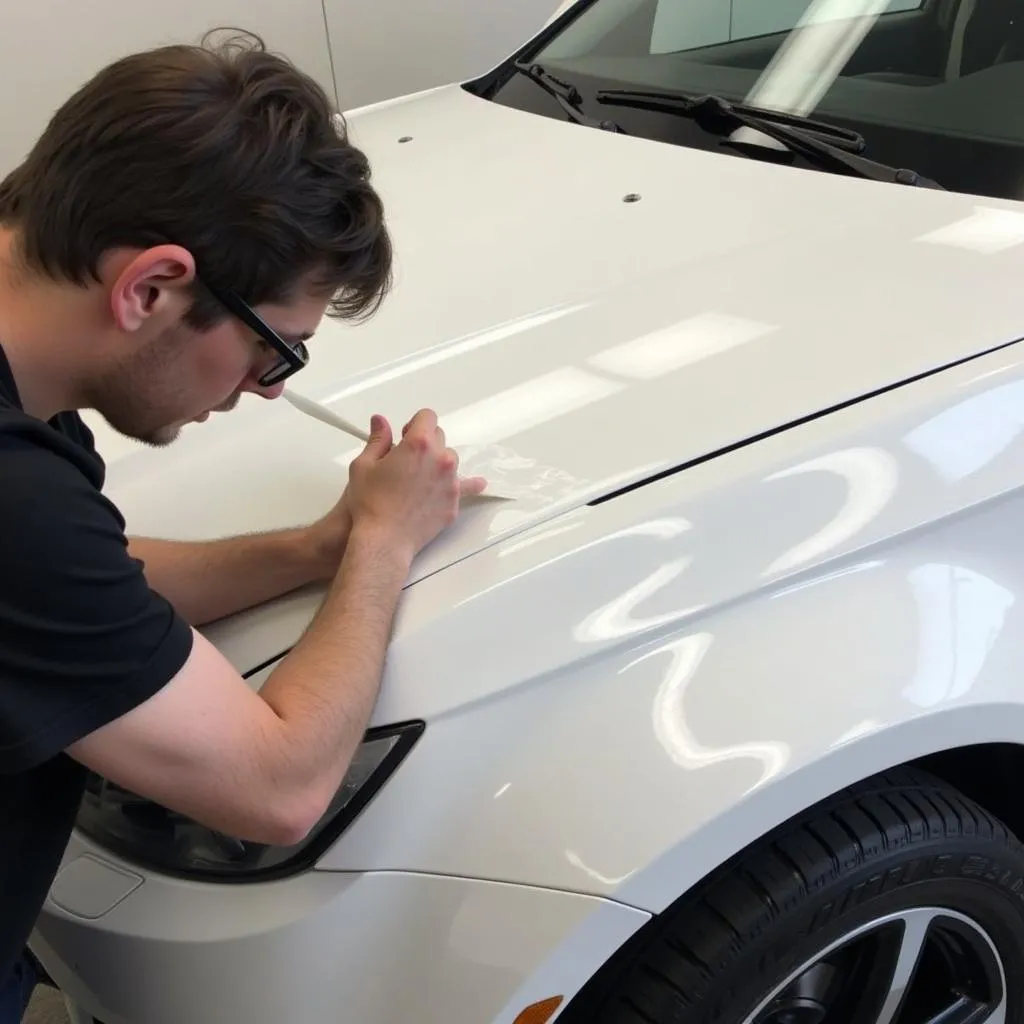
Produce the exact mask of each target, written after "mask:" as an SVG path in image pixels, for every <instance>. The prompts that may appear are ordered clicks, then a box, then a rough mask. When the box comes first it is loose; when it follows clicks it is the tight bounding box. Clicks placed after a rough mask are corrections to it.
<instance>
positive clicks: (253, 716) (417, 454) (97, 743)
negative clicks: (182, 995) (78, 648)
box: [0, 412, 485, 845]
mask: <svg viewBox="0 0 1024 1024" xmlns="http://www.w3.org/2000/svg"><path fill="white" fill-rule="evenodd" d="M372 431H373V433H372V436H371V440H370V443H369V444H368V445H367V448H366V449H365V451H364V452H363V453H362V454H361V455H360V456H359V457H357V459H356V460H355V461H354V462H353V464H352V468H351V472H350V477H349V480H350V483H349V499H348V500H349V502H350V506H349V507H350V510H351V513H350V515H351V518H350V521H351V523H352V528H351V531H350V534H349V537H348V543H347V546H346V550H345V555H344V558H343V559H342V563H341V568H340V570H339V572H338V573H337V575H336V577H335V579H334V582H333V583H332V585H331V587H330V588H329V591H328V595H327V599H326V601H325V602H324V604H323V606H322V608H321V609H320V611H319V613H318V614H317V616H316V617H315V619H314V621H313V623H312V625H311V626H310V628H309V629H308V630H307V632H306V634H305V635H304V636H303V637H302V639H301V640H300V641H299V642H298V644H296V645H295V647H294V648H293V649H292V650H291V651H290V652H289V653H288V654H287V655H286V656H285V657H284V658H283V659H282V660H281V661H280V662H279V663H278V665H277V667H276V668H275V669H274V670H273V672H272V673H271V674H270V676H269V678H268V679H267V680H266V682H265V683H264V684H263V686H262V688H261V689H260V691H259V692H258V693H256V692H254V691H253V690H252V689H250V687H249V686H248V685H247V684H246V682H245V681H244V680H243V679H242V677H241V676H240V675H239V674H238V672H237V671H236V670H235V669H234V668H233V667H232V666H231V665H230V664H229V663H228V662H227V661H226V659H225V658H224V657H223V656H222V655H221V654H220V653H219V652H218V651H217V650H216V649H215V648H214V647H213V646H212V645H211V644H210V643H209V642H208V641H206V640H205V638H203V637H202V636H201V635H200V634H197V633H195V632H194V631H193V633H192V634H191V637H192V647H191V653H190V654H189V656H188V658H187V660H186V661H185V663H184V666H183V667H182V668H181V669H180V670H179V671H177V673H176V674H175V675H174V676H173V678H171V679H170V682H168V683H166V684H165V685H162V686H160V687H159V688H154V690H153V691H152V693H151V695H148V696H147V698H146V699H145V700H141V701H138V702H137V703H136V704H135V705H134V706H133V707H132V708H131V709H130V710H127V709H126V710H125V712H124V713H122V714H119V715H118V716H117V717H116V718H107V719H106V720H105V721H104V723H103V724H101V725H99V726H98V727H97V728H94V729H91V730H89V731H88V732H85V731H84V730H83V731H82V732H81V733H79V735H78V736H77V737H76V738H75V739H74V740H73V741H69V742H68V743H67V744H66V747H65V749H66V750H67V752H68V753H69V754H70V755H71V756H72V757H73V758H75V759H77V760H78V761H80V762H81V763H83V764H85V765H86V766H88V767H89V768H91V769H93V770H94V771H96V772H99V773H100V774H102V775H104V776H105V777H106V778H108V779H110V780H111V781H112V782H115V783H117V784H119V785H121V786H123V787H124V788H126V789H128V790H130V791H132V792H134V793H137V794H139V795H140V796H143V797H147V798H149V799H151V800H155V801H157V802H159V803H161V804H163V805H164V806H165V807H168V808H170V809H172V810H176V811H178V812H180V813H182V814H185V815H188V816H189V817H191V818H193V819H195V820H197V821H199V822H201V823H202V824H205V825H207V826H208V827H210V828H214V829H217V830H220V831H223V832H227V833H229V834H231V835H234V836H236V837H238V838H240V839H251V840H254V841H258V842H268V843H275V844H286V845H290V844H292V843H295V842H298V841H299V840H301V839H302V838H303V837H304V836H305V834H306V833H307V832H308V830H309V829H310V828H311V827H312V826H313V825H314V824H315V823H316V821H317V820H319V818H320V817H321V816H322V814H323V813H324V811H325V810H326V808H327V806H328V805H329V803H330V800H331V799H332V798H333V796H334V794H335V793H336V792H337V789H338V786H339V785H340V784H341V781H342V779H343V778H344V775H345V773H346V771H347V770H348V766H349V764H350V762H351V760H352V756H353V754H354V752H355V750H356V748H357V746H358V744H359V742H360V741H361V739H362V736H363V734H364V731H365V729H366V724H367V722H368V720H369V717H370V713H371V711H372V708H373V706H374V703H375V700H376V695H377V690H378V687H379V685H380V680H381V675H382V670H383V665H384V657H385V652H386V649H387V643H388V639H389V635H390V630H391V623H392V620H393V616H394V612H395V609H396V607H397V604H398V600H399V597H400V595H401V591H402V587H403V585H404V583H405V580H406V579H407V577H408V573H409V569H410V567H411V565H412V562H413V559H414V558H415V556H416V555H417V554H418V552H419V551H420V550H422V548H423V547H424V545H426V544H427V543H429V542H430V541H431V540H432V539H433V538H434V537H435V536H436V535H437V534H438V533H439V532H440V530H441V529H443V528H444V527H445V526H447V525H448V524H450V523H451V522H453V521H454V519H455V517H456V516H457V514H458V508H459V497H460V493H463V494H465V493H480V491H481V490H483V487H484V483H485V482H484V481H483V480H480V479H479V478H474V479H470V480H465V481H462V482H461V483H460V481H459V478H458V473H457V466H458V459H457V456H456V455H455V453H454V452H453V451H451V449H448V448H446V447H445V440H444V433H443V432H442V431H441V430H440V429H439V428H438V427H437V419H436V417H435V416H434V415H433V414H432V413H427V412H424V413H421V414H419V415H418V416H417V417H416V418H414V420H413V422H412V424H411V425H410V428H409V433H408V435H407V437H406V438H405V439H404V440H403V441H402V442H401V443H400V444H399V445H397V446H395V447H394V448H392V445H391V432H390V428H389V427H388V425H387V423H386V421H383V420H381V419H380V418H379V417H375V418H374V421H373V426H372ZM33 493H34V492H33ZM70 546H71V545H70V543H69V547H70ZM122 557H123V552H122ZM79 575H81V574H79ZM74 635H75V636H76V637H77V636H79V635H85V636H86V638H87V639H88V636H89V634H87V633H86V634H83V631H82V630H76V631H75V633H74ZM116 639H117V637H112V638H111V642H113V641H114V640H116ZM147 671H148V670H147ZM150 682H151V681H150ZM147 685H150V684H147ZM2 693H3V691H2V689H0V696H2ZM29 693H30V694H33V693H35V689H32V690H30V691H29ZM0 739H2V735H0ZM0 751H2V744H0Z"/></svg>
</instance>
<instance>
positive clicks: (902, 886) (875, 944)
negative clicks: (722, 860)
mask: <svg viewBox="0 0 1024 1024" xmlns="http://www.w3.org/2000/svg"><path fill="white" fill-rule="evenodd" d="M605 984H606V985H609V984H610V988H606V989H605V994H603V995H602V996H600V997H599V999H598V1002H599V1005H598V1006H595V1007H594V1008H593V1009H592V1010H589V1011H588V1012H587V1017H588V1019H589V1020H591V1021H593V1022H594V1024H833V1022H835V1024H839V1022H846V1024H849V1022H852V1024H925V1022H931V1021H940V1020H941V1021H942V1022H943V1024H947V1022H948V1024H968V1022H969V1024H982V1022H984V1021H991V1022H992V1024H996V1022H998V1024H1021V1022H1024V1009H1022V1008H1024V848H1022V847H1021V845H1020V844H1019V843H1018V842H1017V840H1016V839H1015V837H1014V836H1013V835H1011V833H1010V832H1009V830H1008V829H1007V828H1006V827H1005V826H1004V825H1003V824H1002V823H1000V822H999V821H997V820H996V819H995V818H993V817H992V815H990V814H988V813H987V812H986V811H985V810H984V809H983V808H981V807H979V806H978V805H977V804H975V803H973V802H972V801H970V800H968V799H966V798H965V797H964V796H963V795H961V794H960V793H958V792H957V791H956V790H955V789H953V788H951V787H950V786H948V785H946V784H945V783H943V782H941V781H939V780H937V779H935V778H934V777H932V776H930V775H927V774H925V773H924V772H920V771H916V770H899V771H893V772H891V773H887V774H885V775H881V776H877V777H875V778H873V779H870V780H869V781H867V782H865V783H863V784H860V785H858V786H856V787H853V788H851V789H849V790H845V791H844V792H842V793H841V794H838V795H837V796H835V797H833V798H831V799H829V800H828V801H825V802H824V803H822V804H819V805H818V806H816V807H815V808H813V809H812V810H811V811H809V812H807V813H806V814H804V815H802V816H801V817H800V818H798V819H796V820H794V821H791V822H790V823H788V824H787V825H785V826H783V827H781V828H780V829H778V830H776V831H775V832H773V833H771V834H769V835H768V836H765V837H763V838H762V839H761V840H760V841H759V842H757V843H755V844H754V845H753V846H752V847H751V848H749V849H748V850H746V851H745V852H744V853H743V854H741V855H740V856H738V857H737V858H734V859H733V860H732V861H731V862H729V864H727V865H725V866H724V867H723V869H722V870H720V871H719V872H716V874H715V875H714V876H713V877H712V878H710V879H709V880H707V882H706V883H704V884H702V885H701V886H700V887H699V888H698V889H697V890H695V891H694V892H693V893H692V894H691V895H690V896H689V897H687V898H684V899H683V900H682V901H680V902H679V903H677V904H675V905H673V906H672V907H671V908H670V909H669V910H668V911H666V912H665V913H664V914H663V915H661V917H660V918H659V919H658V920H657V921H656V923H655V924H654V925H653V926H652V927H651V928H650V929H648V930H647V932H646V933H643V934H642V936H641V938H640V940H639V943H638V944H637V945H634V946H633V947H632V948H631V949H630V950H629V953H628V961H627V962H626V963H625V965H623V964H620V965H619V973H618V975H617V977H616V978H615V979H614V980H612V981H610V982H609V981H608V980H607V979H606V980H605ZM591 1005H593V1004H591ZM944 1012H945V1013H946V1014H947V1016H943V1013H944Z"/></svg>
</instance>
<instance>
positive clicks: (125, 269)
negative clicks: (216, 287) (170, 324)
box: [110, 245, 196, 331]
mask: <svg viewBox="0 0 1024 1024" xmlns="http://www.w3.org/2000/svg"><path fill="white" fill-rule="evenodd" d="M195 276H196V268H195V260H193V259H192V254H191V253H190V252H189V251H188V250H187V249H183V248H182V247H181V246H180V245H157V246H153V247H152V248H150V249H145V250H143V251H142V252H139V253H135V254H132V255H131V256H130V257H129V258H128V259H127V260H126V261H125V262H124V263H123V265H122V266H120V267H118V268H117V270H116V274H115V275H114V280H113V284H112V286H111V290H110V305H111V313H112V314H113V317H114V322H115V323H116V324H117V326H118V327H119V328H120V329H121V330H122V331H137V330H139V329H140V328H141V327H143V326H144V325H145V324H146V323H147V322H148V321H150V320H153V319H154V318H157V319H166V320H168V321H171V320H176V319H178V317H179V316H180V315H181V313H182V311H183V309H184V308H185V305H186V304H187V302H188V301H189V300H188V288H189V286H190V285H191V284H192V282H193V281H194V280H195Z"/></svg>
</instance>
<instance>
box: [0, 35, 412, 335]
mask: <svg viewBox="0 0 1024 1024" xmlns="http://www.w3.org/2000/svg"><path fill="white" fill-rule="evenodd" d="M220 31H223V30H217V32H220ZM216 34H217V33H216V32H215V33H209V34H208V35H207V36H206V37H204V39H203V41H202V43H201V44H199V45H196V46H187V45H174V46H164V47H159V48H157V49H152V50H148V51H145V52H142V53H137V54H134V55H131V56H128V57H124V58H122V59H121V60H118V61H116V62H114V63H113V64H111V65H109V66H108V67H106V68H104V69H103V70H101V71H100V72H99V73H97V74H96V75H95V76H94V77H93V78H92V79H91V80H90V81H89V82H87V83H86V84H85V85H84V86H83V87H82V88H81V89H79V91H78V92H76V93H75V94H74V95H73V96H72V97H71V98H70V99H69V100H68V101H67V102H66V103H64V104H63V106H61V107H60V109H59V110H58V111H57V112H56V114H55V115H54V116H53V118H52V120H51V121H50V122H49V124H48V126H47V127H46V129H45V131H44V133H43V135H42V137H41V138H40V139H39V141H38V142H37V143H36V145H35V146H34V148H33V149H32V150H31V152H30V153H29V154H28V156H27V158H26V159H25V161H24V162H23V163H22V164H21V165H20V166H19V167H17V168H16V169H15V170H14V171H13V172H12V173H10V174H9V175H8V176H7V178H6V179H5V180H4V181H3V182H0V223H4V224H6V225H8V226H9V227H12V228H14V229H15V230H16V231H17V234H18V240H19V257H20V259H21V261H22V262H23V263H24V264H25V266H26V268H28V269H30V270H34V271H36V272H38V273H42V274H44V275H46V276H48V277H50V278H53V279H55V280H65V281H69V282H74V283H77V284H86V283H87V282H88V281H89V279H90V278H91V279H93V280H95V279H96V278H97V272H98V268H99V264H100V261H101V258H102V256H103V255H104V253H105V252H107V251H109V250H110V249H112V248H114V247H122V246H124V247H131V248H147V247H149V246H152V245H159V244H164V243H172V244H175V245H181V246H183V247H184V248H186V249H188V250H189V251H190V252H191V253H192V256H193V258H194V260H195V262H196V268H197V274H198V276H199V277H200V279H201V281H203V282H205V283H207V284H209V285H210V286H211V287H213V288H215V289H220V290H223V291H233V292H235V293H236V294H238V295H239V296H241V298H243V299H244V300H246V301H247V302H248V303H249V304H250V305H254V306H256V305H259V304H261V303H276V302H282V301H287V300H288V299H289V298H290V297H291V296H292V295H293V294H294V293H295V291H296V289H297V288H298V287H299V286H300V284H305V283H307V282H309V283H310V284H312V286H313V287H314V288H315V289H316V291H317V292H320V293H322V294H323V296H324V297H325V298H326V297H327V296H328V295H329V296H331V302H330V306H329V307H328V313H329V314H330V315H332V316H338V317H343V318H348V319H361V318H364V317H366V316H369V315H370V314H372V313H373V312H374V310H375V309H376V308H377V306H379V304H380V302H381V301H382V300H383V298H384V296H385V295H386V293H387V291H388V289H389V287H390V284H391V260H392V251H391V241H390V238H389V235H388V231H387V229H386V227H385V223H384V211H383V205H382V203H381V200H380V197H379V196H378V195H377V193H376V191H375V190H374V189H373V187H372V186H371V183H370V167H369V163H368V161H367V159H366V157H365V155H364V154H363V153H362V152H361V151H360V150H359V149H358V148H356V147H355V146H354V145H353V144H352V143H351V142H350V141H349V139H348V138H347V131H346V126H345V123H344V121H343V119H342V118H341V116H340V114H338V113H337V112H336V110H335V109H334V106H333V105H332V103H331V101H330V100H329V99H328V97H327V94H326V93H325V92H324V90H323V89H322V88H321V87H320V86H319V85H318V84H317V83H316V82H315V81H314V80H313V79H312V78H310V77H309V76H308V75H306V74H304V73H302V72H301V71H299V70H298V69H297V68H296V67H294V66H293V65H292V64H291V63H289V62H288V61H287V60H285V59H283V58H282V57H279V56H277V55H274V54H271V53H269V52H268V51H267V49H266V47H265V46H264V44H263V41H262V40H261V39H260V38H259V37H258V36H254V35H252V34H249V33H245V32H242V33H237V34H234V35H229V36H228V37H227V38H225V39H224V40H223V41H222V42H219V43H217V42H216V41H215V36H216ZM224 315H225V313H224V310H223V309H222V308H221V307H220V306H219V305H218V304H217V303H216V302H215V301H214V300H213V299H212V297H211V296H210V295H209V293H207V292H206V291H205V289H203V288H202V287H201V285H200V286H199V287H197V289H196V296H195V303H194V305H193V307H192V309H191V310H190V312H189V314H188V321H189V322H190V323H191V324H192V326H194V327H196V328H204V327H208V326H211V325H213V324H215V323H216V322H217V321H219V320H220V319H222V318H223V316H224Z"/></svg>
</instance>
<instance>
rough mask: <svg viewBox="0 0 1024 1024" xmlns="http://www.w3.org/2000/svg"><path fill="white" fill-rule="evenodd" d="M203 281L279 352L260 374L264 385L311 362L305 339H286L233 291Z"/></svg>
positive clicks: (281, 378) (237, 315) (232, 312)
mask: <svg viewBox="0 0 1024 1024" xmlns="http://www.w3.org/2000/svg"><path fill="white" fill-rule="evenodd" d="M203 283H204V286H205V287H206V290H207V291H208V292H209V293H210V294H211V295H212V296H213V297H214V298H215V299H216V300H217V301H218V302H219V303H220V304H221V305H222V306H223V307H224V308H225V309H226V310H227V311H228V312H229V313H231V314H233V315H234V316H236V317H238V319H239V320H241V321H242V323H244V324H245V325H246V327H249V328H250V329H251V330H253V331H255V332H256V333H257V334H258V335H259V336H260V338H261V339H262V340H263V341H265V342H266V343H267V344H268V345H269V346H270V347H271V348H272V349H273V350H274V352H275V353H276V354H277V359H276V361H275V362H274V365H273V366H271V367H270V369H269V370H265V371H264V372H263V373H262V374H260V376H259V385H260V387H261V388H269V387H271V386H272V385H274V384H280V382H281V381H283V380H285V379H286V378H288V377H290V376H291V375H292V374H293V373H298V371H299V370H301V369H302V368H303V367H304V366H305V365H306V364H307V363H308V362H309V349H308V348H306V346H305V344H304V343H303V342H301V341H295V342H289V341H285V340H284V338H282V337H281V335H280V334H278V333H277V331H275V330H274V328H273V327H271V326H270V324H268V323H267V322H266V321H265V320H264V319H263V317H261V316H260V315H259V314H258V313H257V312H256V310H254V309H253V308H252V306H250V305H249V303H248V302H245V301H244V300H243V299H241V298H239V297H238V296H237V295H236V294H235V293H234V292H222V291H219V290H217V289H214V288H211V287H210V286H209V285H208V284H206V283H205V282H203Z"/></svg>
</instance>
